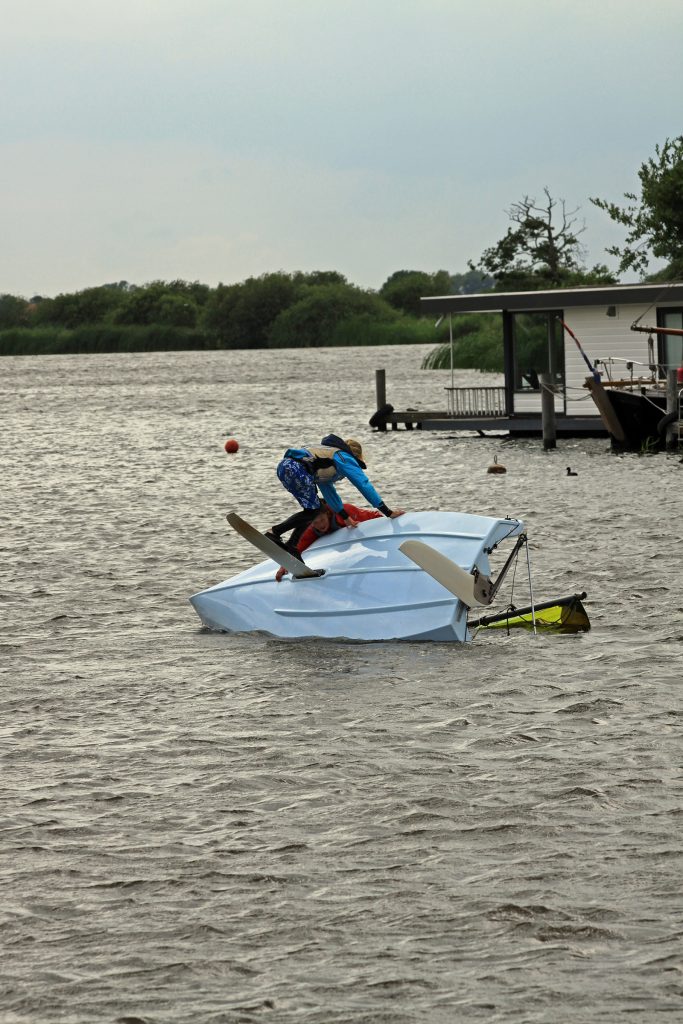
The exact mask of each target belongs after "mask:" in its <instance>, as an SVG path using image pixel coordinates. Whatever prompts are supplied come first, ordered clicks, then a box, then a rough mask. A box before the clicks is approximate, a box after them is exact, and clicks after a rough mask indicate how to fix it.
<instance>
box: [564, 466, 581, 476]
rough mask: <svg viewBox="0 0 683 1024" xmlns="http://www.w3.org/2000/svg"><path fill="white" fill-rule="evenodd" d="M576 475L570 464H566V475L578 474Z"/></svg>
mask: <svg viewBox="0 0 683 1024" xmlns="http://www.w3.org/2000/svg"><path fill="white" fill-rule="evenodd" d="M578 475H579V474H578V473H575V472H574V470H573V469H572V467H571V466H567V476H578Z"/></svg>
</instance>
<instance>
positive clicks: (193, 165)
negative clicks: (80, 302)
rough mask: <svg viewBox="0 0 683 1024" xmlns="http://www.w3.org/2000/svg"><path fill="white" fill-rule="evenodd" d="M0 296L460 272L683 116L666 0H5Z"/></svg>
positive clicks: (596, 245) (628, 167) (585, 207)
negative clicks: (523, 213)
mask: <svg viewBox="0 0 683 1024" xmlns="http://www.w3.org/2000/svg"><path fill="white" fill-rule="evenodd" d="M0 15H1V17H2V30H1V32H0V90H1V91H0V185H1V187H0V226H1V230H0V293H3V292H10V293H11V294H15V295H23V296H25V297H27V298H28V297H30V296H32V295H35V294H42V295H55V294H57V293H58V292H60V291H76V290H79V289H81V288H86V287H89V286H92V285H98V284H103V283H105V282H111V281H119V280H126V281H129V282H133V283H136V284H142V283H144V282H145V281H151V280H154V279H159V278H162V279H166V280H169V279H173V278H184V279H186V280H190V281H194V280H198V281H202V282H204V283H206V284H211V285H215V284H217V283H218V282H219V281H222V282H224V283H231V282H234V281H242V280H244V279H245V278H246V277H248V276H250V275H259V274H262V273H265V272H267V271H274V270H287V271H292V270H315V269H326V270H338V271H341V272H342V273H344V274H346V276H347V277H348V278H349V280H350V281H352V282H354V283H356V284H359V285H361V286H363V287H366V288H379V287H380V286H381V285H382V283H383V282H384V281H385V280H386V278H387V277H388V276H389V274H391V273H393V271H395V270H400V269H418V270H427V271H433V270H437V269H439V268H443V269H446V270H449V271H451V272H458V271H463V270H465V269H466V264H467V260H468V259H474V260H476V259H477V258H478V256H479V255H480V254H481V252H482V251H483V250H484V249H485V248H486V247H488V246H490V245H492V244H493V243H495V242H496V241H497V240H498V239H499V238H501V237H502V235H503V234H504V233H505V231H506V229H507V227H508V223H509V221H508V217H507V214H506V211H507V210H508V209H509V207H510V205H511V204H512V203H513V202H515V201H516V200H518V199H520V198H522V197H523V196H524V195H530V196H534V197H539V198H540V197H542V190H543V187H544V186H548V187H549V188H550V191H551V193H552V194H553V196H556V197H558V198H564V199H566V201H567V204H568V207H569V208H570V209H573V208H574V207H580V208H581V209H580V212H579V214H578V217H579V219H580V220H585V222H586V231H585V233H584V235H583V236H582V240H583V242H584V244H585V246H586V248H587V250H588V253H587V258H588V262H589V263H590V264H592V263H595V262H607V263H608V264H609V265H610V266H614V261H613V260H611V258H609V257H607V256H606V254H605V252H604V249H605V246H606V245H609V244H613V243H615V242H616V243H619V242H621V241H622V240H623V232H622V231H621V230H620V229H618V228H617V227H616V226H615V225H613V224H612V222H611V221H610V220H609V218H608V217H607V215H606V214H605V213H603V212H602V211H600V210H598V209H596V208H595V207H593V206H591V204H590V203H589V201H588V197H589V196H591V195H593V196H595V195H597V196H601V197H604V198H609V199H613V200H620V199H621V198H622V196H623V193H624V192H625V191H630V190H637V188H638V179H637V171H638V168H639V167H640V165H641V164H642V163H643V162H644V161H645V160H646V159H647V158H648V157H650V156H652V155H653V154H654V147H655V145H656V144H657V143H660V144H661V143H662V142H663V141H664V140H665V139H666V138H667V137H669V138H672V137H675V136H677V135H680V134H682V133H683V59H682V56H681V41H682V40H683V2H681V0H650V2H648V3H644V2H643V0H471V2H470V0H468V2H463V0H336V2H331V0H239V2H235V0H116V2H114V0H0Z"/></svg>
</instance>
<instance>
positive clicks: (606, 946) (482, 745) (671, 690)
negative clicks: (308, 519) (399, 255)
mask: <svg viewBox="0 0 683 1024" xmlns="http://www.w3.org/2000/svg"><path fill="white" fill-rule="evenodd" d="M425 351H426V350H425V349H424V348H423V347H404V348H398V347H391V348H381V349H371V348H370V349H346V350H344V349H328V350H320V351H301V350H300V351H296V352H285V351H277V352H255V353H249V352H211V353H201V354H189V353H176V354H171V355H166V354H160V353H146V354H141V355H107V356H65V357H47V358H16V359H14V358H5V359H2V360H1V361H0V372H1V374H2V383H1V384H0V392H1V393H0V398H1V401H2V445H1V451H0V473H1V479H2V482H3V497H4V500H3V505H4V508H3V514H2V535H1V537H0V555H1V563H0V598H1V600H2V605H1V609H2V638H1V640H0V670H1V671H2V686H1V689H0V712H1V714H0V766H1V769H2V788H1V791H0V809H1V811H2V825H1V826H0V827H1V829H2V831H1V833H0V837H1V842H0V881H1V883H2V889H1V891H2V901H1V902H0V947H1V953H2V955H1V958H0V964H1V967H0V1020H2V1022H3V1024H28V1022H31V1024H34V1022H35V1024H39V1022H40V1024H48V1022H53V1021H55V1022H56V1021H59V1022H62V1024H81V1022H83V1024H88V1022H100V1021H106V1022H119V1024H135V1022H147V1024H198V1022H201V1024H204V1022H206V1024H236V1022H264V1021H272V1022H273V1024H275V1022H277V1024H280V1022H283V1024H290V1022H291V1024H294V1022H296V1024H309V1022H311V1024H313V1022H315V1024H378V1022H391V1024H403V1022H429V1024H442V1022H443V1024H451V1022H453V1021H456V1020H457V1021H460V1020H462V1021H468V1022H469V1021H487V1022H499V1021H501V1022H515V1024H518V1022H557V1021H562V1022H577V1024H578V1022H581V1024H585V1022H589V1021H590V1022H592V1021H600V1022H601V1024H610V1022H615V1024H616V1022H620V1024H621V1022H623V1021H624V1020H633V1021H638V1022H639V1024H641V1022H651V1021H652V1022H654V1021H659V1019H660V1018H662V1017H663V1018H665V1019H669V1020H673V1019H680V1017H681V1015H682V1014H683V1009H682V1007H683V974H682V972H683V897H682V895H681V890H682V886H681V871H682V868H683V865H682V863H681V826H682V825H683V759H682V755H681V750H682V745H681V739H682V737H681V727H682V725H683V717H682V710H681V685H682V676H683V672H682V657H681V655H682V649H683V648H682V641H683V594H682V587H681V580H682V579H683V564H682V559H681V493H682V487H681V483H682V481H683V465H681V464H680V463H679V456H677V455H672V454H660V455H656V456H644V457H641V456H637V455H633V454H632V455H622V456H615V455H614V454H612V453H610V451H609V446H608V443H607V441H606V440H605V441H601V440H581V441H579V440H576V441H560V442H559V443H558V448H557V449H556V450H555V451H552V452H544V451H543V450H542V445H541V442H540V440H529V441H519V442H503V441H502V440H500V439H495V438H487V439H479V438H476V437H461V438H459V439H454V438H453V437H451V436H450V435H447V434H443V433H429V432H421V431H412V432H408V431H404V430H401V431H397V432H388V433H386V434H372V433H371V431H370V429H369V427H368V426H367V421H368V418H369V416H370V415H371V414H372V413H373V412H374V409H375V399H374V370H375V368H378V367H385V368H386V370H387V393H388V400H389V401H390V402H392V403H393V404H394V405H395V406H396V408H403V407H405V406H407V405H413V406H421V407H422V408H427V407H434V406H437V407H438V406H442V405H443V394H444V392H443V390H442V388H443V386H444V385H445V384H446V383H447V382H448V381H447V379H446V378H447V377H448V374H444V373H439V372H426V371H421V370H420V362H421V358H422V356H423V355H424V352H425ZM479 379H480V375H478V374H476V373H470V372H465V373H458V375H457V380H456V383H461V384H465V383H473V382H474V381H475V380H479ZM491 381H492V382H497V378H491ZM329 431H334V432H336V433H341V434H342V435H344V436H356V437H358V438H360V439H361V441H362V442H363V444H364V447H365V448H366V451H367V457H368V471H369V474H370V476H371V479H372V480H373V482H374V483H375V485H376V486H377V488H378V490H379V491H380V493H381V494H382V496H383V497H384V498H385V500H386V501H387V503H388V504H389V505H391V506H398V505H402V506H403V507H405V508H407V509H411V510H420V509H432V508H438V509H455V510H460V511H466V512H476V513H482V514H492V515H500V516H505V515H511V516H515V517H520V518H522V519H524V520H525V521H526V523H527V526H528V530H529V538H530V545H531V561H532V568H533V571H534V589H535V597H536V599H537V600H542V599H547V598H552V597H556V596H561V595H565V594H567V593H572V592H574V591H580V590H584V589H585V590H586V591H588V595H589V596H588V600H587V601H586V602H585V603H586V608H587V610H588V612H589V615H590V617H591V620H592V624H593V629H592V631H591V632H590V633H588V634H584V635H579V636H566V637H562V636H550V637H548V636H543V637H542V636H538V637H534V636H533V635H528V634H526V633H523V634H520V635H510V636H506V635H505V634H504V633H490V634H487V633H482V634H480V636H479V638H477V640H476V642H475V643H474V644H472V645H469V646H467V647H458V646H449V645H439V644H432V645H429V644H425V645H419V644H405V645H393V644H376V645H353V644H344V643H319V642H312V641H307V642H302V643H285V642H281V641H277V640H273V639H267V638H265V637H252V636H228V635H221V634H212V633H209V632H207V631H204V630H203V629H201V627H200V624H199V621H198V619H197V618H196V616H195V615H194V612H193V611H192V608H191V607H190V605H189V604H188V602H187V598H188V596H189V595H190V594H191V593H194V592H195V591H197V590H200V589H203V588H204V587H206V586H209V585H210V584H212V583H215V582H218V581H220V580H222V579H225V578H227V577H228V576H230V575H233V574H234V573H236V572H238V571H239V570H241V569H243V568H245V567H247V566H248V565H250V564H252V562H253V561H254V558H253V552H252V551H251V549H249V548H248V546H247V545H246V544H245V542H244V541H242V540H241V539H240V538H239V537H238V536H236V535H235V534H233V533H231V531H230V530H229V528H228V526H227V524H226V523H225V520H224V515H225V512H226V511H228V510H230V509H233V508H234V509H236V510H238V511H240V512H241V513H242V514H243V515H244V516H246V518H248V519H249V520H251V521H252V522H254V523H255V524H256V525H260V526H262V527H267V526H269V525H270V524H271V523H272V522H273V521H275V520H276V519H278V518H283V516H284V514H285V513H288V512H290V511H294V507H295V506H294V504H293V502H292V500H291V498H289V496H288V495H287V494H286V493H285V492H284V490H283V489H282V488H281V487H280V485H279V483H278V481H277V479H276V477H275V473H274V469H275V465H276V463H277V461H278V459H279V457H280V456H281V453H282V451H283V450H284V448H285V447H287V446H289V445H294V444H299V443H302V442H306V441H312V442H315V441H318V440H319V439H320V437H321V436H322V435H323V434H324V433H327V432H329ZM230 433H232V434H234V436H235V437H236V438H237V439H238V441H239V443H240V446H241V447H240V451H239V452H238V454H237V455H234V456H228V455H226V454H225V452H224V450H223V445H224V442H225V440H226V437H227V436H228V434H230ZM495 455H497V456H498V459H499V461H500V462H503V463H504V464H505V465H506V466H507V469H508V472H507V474H506V475H504V476H502V475H501V476H491V475H487V473H486V469H487V466H488V465H489V463H490V462H492V460H493V457H494V456H495ZM568 465H571V466H572V468H573V469H575V470H576V472H577V474H578V475H577V476H575V477H567V475H566V466H568ZM342 493H343V495H344V497H345V498H346V499H347V500H354V496H355V493H356V492H352V491H351V490H346V489H344V488H342ZM523 583H524V581H523V580H522V581H520V579H519V577H518V579H517V583H516V590H515V595H514V597H515V600H516V602H517V603H518V604H521V603H526V593H525V590H524V585H523ZM506 595H507V596H509V588H508V589H507V590H506Z"/></svg>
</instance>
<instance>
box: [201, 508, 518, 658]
mask: <svg viewBox="0 0 683 1024" xmlns="http://www.w3.org/2000/svg"><path fill="white" fill-rule="evenodd" d="M228 518H229V519H230V521H231V522H233V520H235V522H238V523H243V522H244V521H243V520H242V521H240V520H239V517H237V516H233V515H232V514H231V516H229V517H228ZM233 525H235V523H233ZM244 525H245V526H246V525H247V524H244ZM236 528H238V527H237V526H236ZM250 529H252V530H253V528H250ZM240 532H242V530H241V529H240ZM242 535H243V536H247V534H246V532H242ZM258 536H259V537H260V536H261V535H258ZM512 539H516V543H514V541H513V547H512V552H511V554H510V557H509V558H508V560H507V562H506V563H505V565H504V566H503V568H502V570H501V572H500V573H499V575H498V578H497V579H496V580H495V581H492V580H491V579H490V573H491V566H490V556H491V554H492V553H493V552H494V551H495V549H496V548H497V547H498V546H499V545H501V544H503V543H504V542H505V541H510V540H512ZM254 542H255V541H254V540H253V539H252V543H254ZM525 543H526V535H525V533H524V524H523V523H522V522H521V521H520V520H519V519H509V518H508V519H493V518H489V517H487V516H476V515H467V514H465V513H459V512H413V513H407V514H406V515H403V516H400V517H399V518H397V519H372V520H369V521H368V522H365V523H361V524H360V525H359V526H358V527H357V528H356V529H348V528H347V529H340V530H337V531H335V532H334V533H331V534H328V535H327V536H324V537H321V538H320V539H319V540H318V541H316V543H315V544H313V545H312V546H311V547H310V548H308V549H307V551H306V552H305V557H306V566H308V567H310V568H311V569H323V570H324V574H323V575H322V576H318V577H315V578H310V577H305V576H302V577H300V578H294V577H293V576H292V575H288V576H285V578H284V579H283V580H282V581H281V582H280V583H277V582H276V580H275V572H276V569H277V567H278V564H279V562H280V559H277V558H275V559H273V560H268V561H265V562H262V563H261V564H260V565H256V566H254V567H253V568H251V569H246V570H245V571H244V572H241V573H239V575H237V576H234V577H232V579H229V580H226V581H225V582H224V583H218V584H216V586H213V587H210V588H209V589H208V590H203V591H201V593H198V594H195V595H194V596H193V597H191V598H190V601H191V603H192V605H193V607H194V609H195V611H196V612H197V614H198V616H199V618H200V619H201V620H202V622H203V623H204V625H205V626H208V627H209V628H210V629H216V630H221V631H224V632H262V633H269V634H271V635H272V636H276V637H282V638H287V639H303V638H305V637H317V638H325V639H337V638H339V639H342V638H343V639H348V640H438V641H459V642H466V641H468V640H471V639H472V635H471V633H470V631H469V629H468V625H467V613H468V608H470V607H473V606H477V605H488V604H490V603H491V601H492V600H493V597H494V596H495V592H496V590H497V589H498V587H499V585H500V582H501V580H502V578H503V575H504V574H505V571H506V570H507V568H508V566H509V565H510V564H511V562H512V560H513V558H514V556H515V555H516V553H517V552H518V551H519V549H520V547H521V546H523V545H524V544H525ZM259 546H261V545H259ZM262 550H263V548H262ZM302 568H303V567H302ZM304 571H305V570H304Z"/></svg>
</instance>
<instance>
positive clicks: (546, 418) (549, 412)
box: [538, 373, 557, 450]
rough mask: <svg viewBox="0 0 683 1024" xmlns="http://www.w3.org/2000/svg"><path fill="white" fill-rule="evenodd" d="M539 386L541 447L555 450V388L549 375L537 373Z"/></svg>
mask: <svg viewBox="0 0 683 1024" xmlns="http://www.w3.org/2000/svg"><path fill="white" fill-rule="evenodd" d="M538 382H539V384H540V385H541V425H542V428H543V447H544V448H545V449H546V450H547V449H548V448H556V447H557V441H556V440H555V386H554V384H553V377H552V374H550V373H539V375H538Z"/></svg>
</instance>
